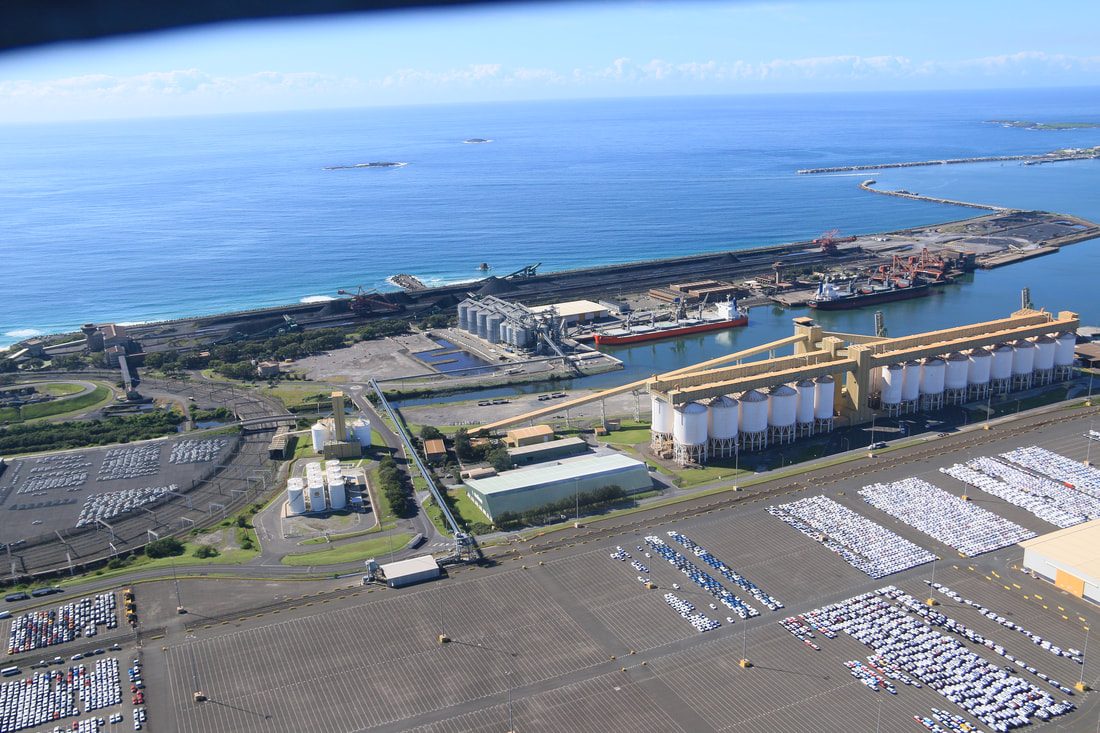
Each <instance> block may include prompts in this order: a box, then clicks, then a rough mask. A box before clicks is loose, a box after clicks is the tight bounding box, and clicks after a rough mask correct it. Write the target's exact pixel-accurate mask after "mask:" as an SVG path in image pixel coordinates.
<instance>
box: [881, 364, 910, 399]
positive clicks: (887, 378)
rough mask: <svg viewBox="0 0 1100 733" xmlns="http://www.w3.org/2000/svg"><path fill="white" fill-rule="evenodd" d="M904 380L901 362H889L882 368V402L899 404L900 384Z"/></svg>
mask: <svg viewBox="0 0 1100 733" xmlns="http://www.w3.org/2000/svg"><path fill="white" fill-rule="evenodd" d="M904 381H905V369H904V367H902V365H901V364H890V365H888V366H884V367H883V368H882V404H883V405H886V406H888V407H889V406H891V405H894V406H896V405H900V404H901V394H902V389H901V388H902V385H903V383H904Z"/></svg>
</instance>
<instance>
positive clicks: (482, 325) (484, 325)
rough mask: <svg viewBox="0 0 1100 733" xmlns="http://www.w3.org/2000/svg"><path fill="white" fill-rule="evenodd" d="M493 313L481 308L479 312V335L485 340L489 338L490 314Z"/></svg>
mask: <svg viewBox="0 0 1100 733" xmlns="http://www.w3.org/2000/svg"><path fill="white" fill-rule="evenodd" d="M490 315H492V314H491V313H490V312H489V311H484V310H479V311H478V312H477V337H478V338H479V339H483V340H485V341H488V340H489V316H490Z"/></svg>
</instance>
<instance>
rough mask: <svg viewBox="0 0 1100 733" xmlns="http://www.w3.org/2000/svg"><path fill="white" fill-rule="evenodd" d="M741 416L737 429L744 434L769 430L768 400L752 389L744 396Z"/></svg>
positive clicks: (740, 400)
mask: <svg viewBox="0 0 1100 733" xmlns="http://www.w3.org/2000/svg"><path fill="white" fill-rule="evenodd" d="M738 401H739V402H740V403H741V414H740V415H739V416H738V419H737V428H738V430H740V431H741V432H742V433H759V432H762V431H765V430H767V429H768V398H767V397H765V396H764V395H762V394H760V393H759V392H757V391H756V390H755V389H750V390H749V391H748V392H745V393H744V394H742V395H741V396H740V397H739V398H738Z"/></svg>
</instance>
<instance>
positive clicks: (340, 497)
mask: <svg viewBox="0 0 1100 733" xmlns="http://www.w3.org/2000/svg"><path fill="white" fill-rule="evenodd" d="M328 500H329V507H331V508H332V509H343V508H344V507H345V506H347V503H348V497H347V492H346V491H345V490H344V480H343V478H341V479H340V480H338V481H333V482H332V483H330V484H329V485H328Z"/></svg>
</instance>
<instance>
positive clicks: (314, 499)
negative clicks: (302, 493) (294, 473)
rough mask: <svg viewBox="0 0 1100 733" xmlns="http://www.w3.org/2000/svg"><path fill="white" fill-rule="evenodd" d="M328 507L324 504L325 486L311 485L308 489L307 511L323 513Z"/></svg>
mask: <svg viewBox="0 0 1100 733" xmlns="http://www.w3.org/2000/svg"><path fill="white" fill-rule="evenodd" d="M327 508H328V506H327V504H325V485H324V484H319V485H313V486H310V487H309V510H310V511H311V512H323V511H324V510H325V509H327Z"/></svg>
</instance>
